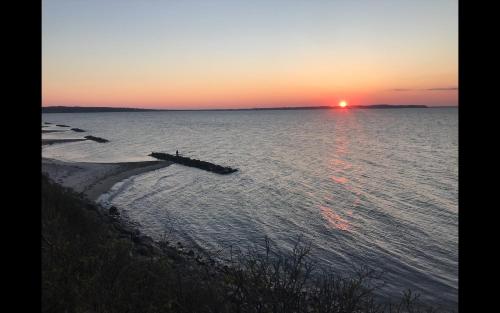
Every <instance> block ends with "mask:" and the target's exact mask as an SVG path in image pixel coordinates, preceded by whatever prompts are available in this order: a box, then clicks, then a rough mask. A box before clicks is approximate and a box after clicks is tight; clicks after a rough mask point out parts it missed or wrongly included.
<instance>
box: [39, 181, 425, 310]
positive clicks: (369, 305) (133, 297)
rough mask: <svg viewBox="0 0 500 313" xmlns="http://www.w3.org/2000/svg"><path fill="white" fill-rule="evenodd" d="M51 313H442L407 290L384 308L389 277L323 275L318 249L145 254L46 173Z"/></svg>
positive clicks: (46, 302) (45, 280) (46, 298)
mask: <svg viewBox="0 0 500 313" xmlns="http://www.w3.org/2000/svg"><path fill="white" fill-rule="evenodd" d="M41 202H42V234H41V235H42V236H41V237H42V312H110V313H112V312H120V313H124V312H242V313H243V312H244V313H247V312H248V313H250V312H256V313H257V312H276V313H278V312H318V313H320V312H345V313H348V312H352V313H355V312H374V313H375V312H390V313H393V312H412V313H413V312H414V313H417V312H433V310H432V309H431V308H427V307H424V306H423V304H422V303H420V302H419V300H418V296H415V295H413V294H412V293H411V292H406V293H405V294H404V295H403V297H402V299H401V300H400V301H398V302H397V303H395V304H380V303H377V301H376V300H375V296H374V294H373V291H374V289H375V288H378V287H380V285H379V281H380V274H379V273H376V272H374V271H370V270H367V269H362V270H359V271H358V274H357V275H354V276H351V277H341V276H340V275H337V274H335V273H333V272H331V271H327V270H322V269H319V268H316V267H315V266H314V264H313V262H311V260H310V258H309V257H308V255H309V252H310V247H309V245H307V244H305V243H303V242H302V240H301V238H298V239H297V242H296V245H295V247H294V248H293V250H292V251H290V252H289V253H282V252H278V251H277V250H276V249H274V248H273V247H272V246H271V244H270V242H269V241H268V240H267V239H266V240H265V241H264V245H263V246H264V248H263V249H262V248H258V247H253V248H251V249H248V250H247V251H246V252H238V253H235V254H232V255H231V258H230V260H228V262H226V264H225V265H224V264H221V263H220V262H215V261H214V260H213V259H212V260H209V262H197V261H196V258H194V257H188V256H186V255H185V254H183V253H181V252H179V251H177V250H175V249H174V248H172V247H169V246H168V245H165V244H164V245H162V246H163V249H164V251H168V252H169V253H166V252H165V253H154V254H151V255H149V256H144V255H141V253H139V249H138V244H136V243H134V241H133V240H131V239H130V238H125V237H124V236H123V233H120V232H118V231H117V229H116V228H115V227H114V226H113V221H115V220H114V219H113V217H111V216H109V215H108V214H107V213H105V212H104V211H102V212H101V211H100V210H99V208H98V207H97V206H96V205H95V204H92V203H89V202H87V201H86V200H84V199H83V198H82V197H81V196H80V195H79V194H76V193H74V192H72V191H71V190H68V189H64V188H62V187H60V186H59V185H56V184H54V183H52V182H51V181H49V180H48V178H47V177H45V176H42V201H41Z"/></svg>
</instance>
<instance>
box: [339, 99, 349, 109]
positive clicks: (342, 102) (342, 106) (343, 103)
mask: <svg viewBox="0 0 500 313" xmlns="http://www.w3.org/2000/svg"><path fill="white" fill-rule="evenodd" d="M346 106H347V101H344V100H342V101H340V102H339V107H341V108H345V107H346Z"/></svg>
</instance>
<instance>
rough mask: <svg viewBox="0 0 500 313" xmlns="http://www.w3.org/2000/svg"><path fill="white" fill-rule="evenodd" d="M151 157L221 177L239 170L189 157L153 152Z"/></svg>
mask: <svg viewBox="0 0 500 313" xmlns="http://www.w3.org/2000/svg"><path fill="white" fill-rule="evenodd" d="M149 156H151V157H153V158H156V159H159V160H165V161H171V162H174V163H178V164H182V165H186V166H191V167H196V168H199V169H202V170H205V171H209V172H213V173H216V174H221V175H226V174H231V173H234V172H236V171H237V170H238V169H235V168H231V167H226V166H221V165H217V164H213V163H210V162H206V161H200V160H197V159H191V158H188V157H183V156H176V155H172V154H168V153H161V152H151V154H149Z"/></svg>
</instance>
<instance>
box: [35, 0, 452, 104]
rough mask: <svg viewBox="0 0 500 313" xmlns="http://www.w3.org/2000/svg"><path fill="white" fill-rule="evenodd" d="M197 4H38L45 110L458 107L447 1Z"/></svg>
mask: <svg viewBox="0 0 500 313" xmlns="http://www.w3.org/2000/svg"><path fill="white" fill-rule="evenodd" d="M202 3H203V2H189V3H187V4H185V3H183V4H179V3H176V4H172V3H161V2H160V3H156V2H155V3H142V4H141V3H138V2H134V1H123V2H120V1H117V2H115V1H110V2H109V3H104V4H103V3H102V2H99V1H88V2H85V3H79V2H78V3H73V2H64V1H55V0H53V1H44V2H43V20H42V21H43V25H42V26H43V29H42V30H43V34H42V105H44V106H51V105H78V106H116V107H146V108H173V109H180V108H191V109H196V108H242V107H260V106H304V105H336V104H337V103H338V101H340V100H342V99H345V100H347V101H348V102H349V103H350V104H351V105H357V104H359V105H368V104H375V103H389V104H425V105H457V104H458V90H457V86H458V30H457V28H458V23H457V7H456V4H455V3H454V2H453V1H451V2H432V1H431V2H421V3H420V2H416V3H411V4H409V3H406V2H404V3H400V2H398V1H395V2H394V1H381V2H377V3H378V5H377V6H374V5H373V2H370V1H365V2H363V1H361V2H356V3H351V2H343V1H340V2H335V3H333V2H332V3H324V2H320V1H318V2H312V3H309V4H308V3H304V2H301V1H291V2H289V3H288V5H287V6H286V7H285V6H280V5H282V4H283V2H280V1H271V2H262V3H261V2H260V1H256V2H255V3H252V4H239V5H237V4H234V3H232V2H230V1H214V2H213V3H211V4H210V5H208V4H202ZM269 3H271V4H269ZM266 4H267V5H266ZM273 6H274V8H273ZM276 12H279V13H276ZM403 90H404V91H403Z"/></svg>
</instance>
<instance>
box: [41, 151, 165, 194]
mask: <svg viewBox="0 0 500 313" xmlns="http://www.w3.org/2000/svg"><path fill="white" fill-rule="evenodd" d="M170 164H172V163H171V162H168V161H143V162H123V163H91V162H64V161H60V160H55V159H48V158H42V172H44V173H46V174H47V175H48V176H49V177H50V178H51V179H52V180H53V181H55V182H57V183H59V184H60V185H62V186H64V187H68V188H71V189H73V190H75V191H76V192H81V193H83V194H84V195H85V196H86V197H87V198H88V199H89V200H92V201H96V200H97V198H98V197H99V196H100V195H101V194H103V193H105V192H106V191H108V190H109V189H110V188H111V187H112V186H113V185H114V184H116V183H118V182H120V181H122V180H124V179H126V178H128V177H130V176H133V175H138V174H141V173H144V172H148V171H152V170H155V169H159V168H162V167H165V166H169V165H170Z"/></svg>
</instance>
